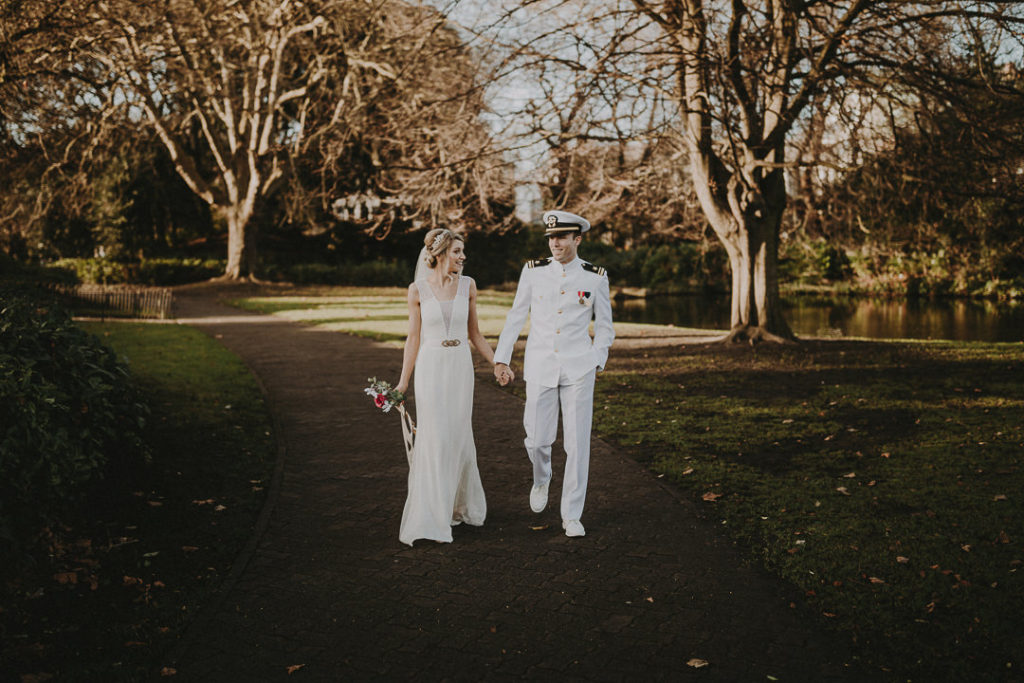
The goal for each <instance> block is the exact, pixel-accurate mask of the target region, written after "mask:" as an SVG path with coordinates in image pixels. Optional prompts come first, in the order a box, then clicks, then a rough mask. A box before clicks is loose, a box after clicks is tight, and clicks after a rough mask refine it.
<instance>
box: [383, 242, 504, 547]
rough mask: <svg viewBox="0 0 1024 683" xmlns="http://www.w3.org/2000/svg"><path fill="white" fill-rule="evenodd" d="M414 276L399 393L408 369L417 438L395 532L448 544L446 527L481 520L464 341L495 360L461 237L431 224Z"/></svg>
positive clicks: (483, 511)
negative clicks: (480, 318)
mask: <svg viewBox="0 0 1024 683" xmlns="http://www.w3.org/2000/svg"><path fill="white" fill-rule="evenodd" d="M424 244H425V246H424V248H423V251H422V252H421V253H420V264H419V265H418V266H417V268H416V279H415V282H413V283H412V284H411V285H409V296H408V299H409V336H408V338H407V339H406V341H405V354H404V357H403V362H402V375H401V378H400V379H399V381H398V384H397V385H396V386H395V388H396V389H397V390H398V391H401V392H403V393H404V392H406V391H407V390H408V388H409V380H410V379H411V378H412V375H413V370H414V369H415V373H416V374H415V387H416V412H417V415H416V442H415V446H414V447H413V454H412V463H411V465H410V467H409V492H408V497H407V498H406V500H405V510H404V511H403V513H402V526H401V529H400V530H399V534H398V538H399V540H400V541H402V543H408V544H409V545H412V544H413V541H416V540H417V539H421V538H424V539H429V540H432V541H440V542H445V543H450V542H451V540H452V530H451V527H453V526H455V525H457V524H460V523H462V522H465V523H466V524H472V525H474V526H480V525H482V524H483V523H484V517H485V516H486V515H487V501H486V499H485V498H484V489H483V486H482V485H481V483H480V471H479V470H478V469H477V465H476V445H475V444H474V442H473V427H472V424H471V418H472V413H473V381H474V374H473V358H472V354H471V353H470V350H469V344H470V343H472V345H473V346H474V347H475V348H476V350H477V351H478V352H479V353H480V355H482V356H483V357H484V359H486V360H487V362H488V363H491V364H493V363H494V351H493V350H492V349H491V347H490V345H489V344H488V343H487V340H486V339H484V336H483V335H482V334H481V333H480V328H479V324H478V322H477V316H476V282H474V281H473V278H470V277H466V276H464V275H462V265H463V264H464V263H465V262H466V249H465V244H464V242H463V240H462V237H460V236H459V235H456V234H455V233H453V232H452V231H451V230H447V229H445V228H436V229H434V230H431V231H430V232H428V233H427V236H426V238H425V239H424Z"/></svg>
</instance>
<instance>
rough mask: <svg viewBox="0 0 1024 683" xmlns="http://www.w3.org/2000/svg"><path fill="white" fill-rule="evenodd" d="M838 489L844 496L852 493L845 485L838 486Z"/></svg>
mask: <svg viewBox="0 0 1024 683" xmlns="http://www.w3.org/2000/svg"><path fill="white" fill-rule="evenodd" d="M836 491H839V493H841V494H843V495H844V496H848V495H850V492H849V491H847V490H846V487H845V486H837V487H836Z"/></svg>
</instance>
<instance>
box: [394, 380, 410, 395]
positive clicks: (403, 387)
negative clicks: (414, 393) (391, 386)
mask: <svg viewBox="0 0 1024 683" xmlns="http://www.w3.org/2000/svg"><path fill="white" fill-rule="evenodd" d="M395 391H400V392H402V393H403V394H404V393H406V392H407V391H409V383H408V382H399V383H398V384H396V385H395Z"/></svg>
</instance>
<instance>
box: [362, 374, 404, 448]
mask: <svg viewBox="0 0 1024 683" xmlns="http://www.w3.org/2000/svg"><path fill="white" fill-rule="evenodd" d="M366 381H367V382H369V383H370V386H368V387H366V388H365V389H364V390H363V391H364V392H366V395H367V396H370V397H371V398H372V399H373V404H374V405H375V406H377V407H378V408H380V409H381V410H382V411H383V412H385V413H388V412H391V409H392V408H394V409H395V410H397V411H398V414H399V415H401V416H402V441H403V442H404V444H405V457H406V460H408V461H409V465H410V466H411V465H412V450H413V445H414V443H415V441H416V423H415V422H413V419H412V415H410V414H409V413H408V412H406V410H405V394H403V393H402V392H401V391H396V390H395V389H394V387H392V386H391V385H390V384H388V383H387V382H385V381H384V380H380V379H377V378H376V377H370V378H369V379H367V380H366Z"/></svg>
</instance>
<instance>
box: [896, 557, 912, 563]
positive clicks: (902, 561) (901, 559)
mask: <svg viewBox="0 0 1024 683" xmlns="http://www.w3.org/2000/svg"><path fill="white" fill-rule="evenodd" d="M896 561H897V562H899V563H900V564H906V563H907V562H910V558H909V557H903V556H902V555H897V556H896Z"/></svg>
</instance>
